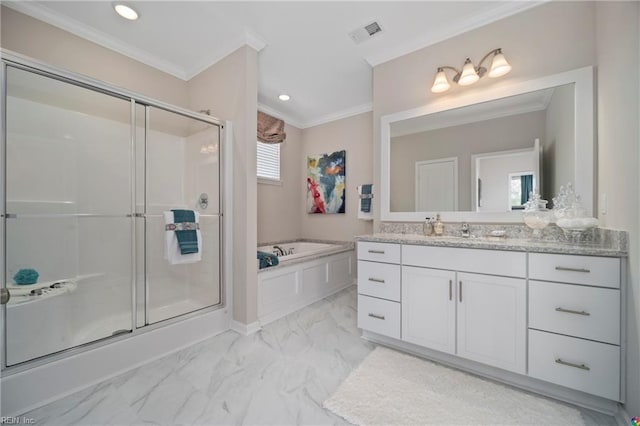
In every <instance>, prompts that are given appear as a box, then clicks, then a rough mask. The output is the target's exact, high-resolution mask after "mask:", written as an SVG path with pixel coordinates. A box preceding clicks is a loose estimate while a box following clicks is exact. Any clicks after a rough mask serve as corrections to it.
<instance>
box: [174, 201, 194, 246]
mask: <svg viewBox="0 0 640 426" xmlns="http://www.w3.org/2000/svg"><path fill="white" fill-rule="evenodd" d="M171 211H172V212H173V222H174V223H184V222H189V223H194V224H195V221H196V214H195V213H194V211H193V210H171ZM175 233H176V238H178V246H179V247H180V254H190V253H197V252H198V233H197V232H196V231H195V227H194V229H193V230H189V231H178V230H176V231H175Z"/></svg>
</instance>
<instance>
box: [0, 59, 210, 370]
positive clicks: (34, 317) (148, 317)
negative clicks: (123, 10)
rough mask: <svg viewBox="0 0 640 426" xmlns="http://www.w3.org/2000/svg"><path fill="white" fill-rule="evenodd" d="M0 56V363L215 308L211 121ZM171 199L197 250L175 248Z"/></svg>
mask: <svg viewBox="0 0 640 426" xmlns="http://www.w3.org/2000/svg"><path fill="white" fill-rule="evenodd" d="M2 67H3V68H2V102H3V108H2V110H3V127H2V130H3V131H2V146H1V152H2V155H1V158H0V160H1V164H2V173H1V177H0V179H1V180H2V185H0V187H1V188H2V196H1V197H0V199H1V201H0V202H1V203H2V253H1V256H0V257H1V258H2V263H3V267H2V289H3V292H4V293H5V294H7V293H8V294H9V295H10V298H9V300H8V303H6V304H5V305H4V306H3V319H4V321H3V322H4V328H3V338H4V343H5V344H4V348H5V350H4V353H3V354H2V367H3V368H9V367H12V366H17V365H22V364H24V363H29V362H31V361H33V360H36V359H41V358H43V357H51V356H52V354H58V355H57V356H65V353H66V352H68V351H69V350H71V349H73V348H77V347H80V346H84V345H90V344H93V343H94V342H97V341H103V340H104V339H110V338H122V335H124V334H131V333H139V332H144V331H145V330H147V329H150V328H153V327H154V324H157V323H161V322H165V321H167V320H171V319H176V318H178V317H181V316H184V315H187V314H191V313H194V312H196V311H201V310H205V309H206V310H211V309H216V308H219V307H221V306H222V305H223V294H222V291H221V289H222V286H221V277H222V274H221V265H222V262H221V256H222V251H221V241H222V240H221V229H222V228H221V225H222V223H221V221H222V215H221V207H222V206H221V201H220V200H221V194H220V188H221V184H220V177H221V168H220V150H221V146H220V141H221V124H220V123H219V122H218V121H217V120H215V119H213V118H209V117H206V116H203V115H201V114H196V113H192V112H189V111H186V110H182V109H179V108H174V107H171V106H168V105H165V104H161V103H157V104H156V103H154V102H153V101H149V100H146V99H141V97H138V96H134V95H128V94H127V93H126V92H124V91H120V90H115V89H114V90H112V89H111V88H109V87H107V86H105V85H100V84H96V85H93V84H91V82H89V83H87V81H86V80H83V81H79V80H77V79H75V78H74V76H71V77H70V76H68V75H65V74H60V73H56V72H52V71H51V70H49V69H41V68H38V67H35V66H33V65H32V64H29V65H26V64H24V63H21V62H19V61H15V60H13V61H12V60H6V59H3V63H2ZM176 209H177V210H187V211H192V212H193V215H194V222H191V221H190V220H189V223H190V224H193V223H196V224H195V225H187V228H186V229H187V230H194V231H195V235H196V236H197V247H198V250H197V253H191V254H186V255H185V254H180V252H179V250H180V248H179V246H178V245H177V240H176V231H175V228H176V226H175V225H174V224H175V223H176V221H174V217H173V213H172V210H176ZM181 223H182V222H180V223H178V224H177V225H178V226H182V225H181ZM172 226H173V227H172ZM196 228H197V229H196ZM178 229H182V228H178ZM190 235H194V234H193V233H192V234H190ZM60 353H62V354H60ZM45 359H49V358H45Z"/></svg>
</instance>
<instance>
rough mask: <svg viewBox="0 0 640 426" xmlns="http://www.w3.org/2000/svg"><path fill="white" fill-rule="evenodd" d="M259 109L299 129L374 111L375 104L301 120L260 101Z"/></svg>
mask: <svg viewBox="0 0 640 426" xmlns="http://www.w3.org/2000/svg"><path fill="white" fill-rule="evenodd" d="M258 110H260V111H262V112H264V113H267V114H269V115H272V116H274V117H276V118H279V119H281V120H284V121H285V123H287V124H290V125H292V126H293V127H297V128H298V129H308V128H309V127H315V126H319V125H321V124H326V123H330V122H332V121H337V120H342V119H343V118H349V117H353V116H354V115H359V114H364V113H365V112H371V111H373V104H371V103H366V104H362V105H358V106H355V107H352V108H347V109H344V110H342V111H337V112H334V113H331V114H326V115H321V116H319V117H317V118H315V119H313V120H310V121H305V122H301V121H299V120H296V119H294V118H292V117H291V116H290V115H288V114H285V113H283V112H282V111H278V110H277V109H275V108H272V107H270V106H268V105H265V104H263V103H260V102H258Z"/></svg>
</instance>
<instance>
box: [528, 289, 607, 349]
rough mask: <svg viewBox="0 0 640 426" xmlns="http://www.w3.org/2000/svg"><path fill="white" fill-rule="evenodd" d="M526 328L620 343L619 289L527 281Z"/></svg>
mask: <svg viewBox="0 0 640 426" xmlns="http://www.w3.org/2000/svg"><path fill="white" fill-rule="evenodd" d="M529 327H531V328H537V329H538V330H545V331H553V332H556V333H561V334H568V335H570V336H575V337H582V338H584V339H590V340H597V341H599V342H606V343H611V344H614V345H619V344H620V290H615V289H609V288H597V287H585V286H580V285H573V284H559V283H550V282H543V281H529Z"/></svg>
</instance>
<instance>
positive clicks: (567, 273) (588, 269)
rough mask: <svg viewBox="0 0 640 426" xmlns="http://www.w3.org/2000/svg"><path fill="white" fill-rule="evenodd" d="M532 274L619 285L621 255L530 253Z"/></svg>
mask: <svg viewBox="0 0 640 426" xmlns="http://www.w3.org/2000/svg"><path fill="white" fill-rule="evenodd" d="M529 278H531V279H535V280H543V281H559V282H565V283H574V284H584V285H592V286H597V287H610V288H620V259H618V258H614V257H595V256H572V255H566V254H546V253H530V254H529Z"/></svg>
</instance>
